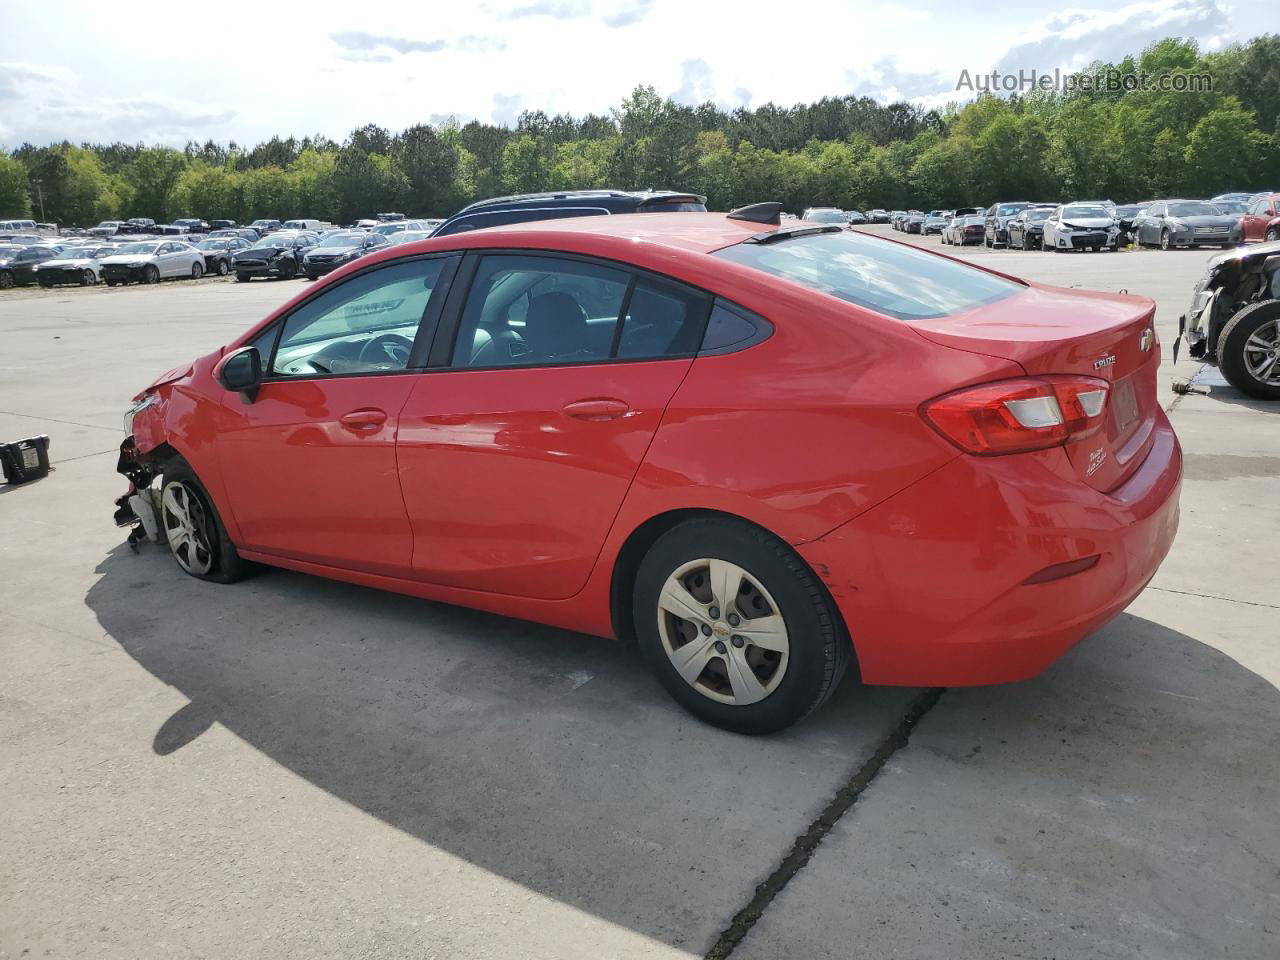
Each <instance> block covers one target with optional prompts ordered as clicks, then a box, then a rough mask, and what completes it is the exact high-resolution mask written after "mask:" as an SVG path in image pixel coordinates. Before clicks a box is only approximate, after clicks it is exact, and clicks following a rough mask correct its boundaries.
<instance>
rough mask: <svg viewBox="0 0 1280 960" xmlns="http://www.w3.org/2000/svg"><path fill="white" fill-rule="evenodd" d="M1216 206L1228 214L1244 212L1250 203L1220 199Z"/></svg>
mask: <svg viewBox="0 0 1280 960" xmlns="http://www.w3.org/2000/svg"><path fill="white" fill-rule="evenodd" d="M1214 206H1215V207H1217V208H1218V209H1219V210H1221V211H1222V212H1223V213H1226V214H1236V213H1244V212H1245V211H1246V210H1248V209H1249V205H1248V204H1247V203H1244V202H1243V201H1240V200H1219V201H1217V202H1216V203H1215V204H1214Z"/></svg>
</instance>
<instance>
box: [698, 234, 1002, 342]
mask: <svg viewBox="0 0 1280 960" xmlns="http://www.w3.org/2000/svg"><path fill="white" fill-rule="evenodd" d="M977 222H978V223H981V222H982V220H981V218H977ZM715 255H716V256H718V257H723V258H724V259H726V260H731V261H733V262H734V263H740V264H742V265H744V266H747V267H751V268H753V269H756V270H760V271H762V272H764V273H767V274H771V275H773V276H775V277H780V278H782V279H784V280H788V281H790V282H792V283H797V284H799V285H801V286H804V287H808V288H810V289H813V290H818V291H821V292H823V293H828V294H830V295H831V296H833V297H839V298H840V299H841V300H845V301H847V302H849V303H853V304H856V305H857V306H859V307H866V308H867V309H869V310H874V311H876V312H877V313H882V314H885V315H886V316H890V317H894V318H896V319H898V320H925V319H929V318H933V317H945V316H948V315H950V314H953V313H960V312H962V311H965V310H971V309H973V308H975V307H980V306H982V305H984V304H988V303H994V302H996V301H997V300H1003V299H1005V298H1006V297H1010V296H1013V294H1015V293H1017V292H1018V291H1019V290H1022V289H1023V287H1022V285H1021V284H1018V283H1015V282H1014V281H1012V280H1006V279H1004V278H1003V277H997V276H995V275H993V274H990V273H987V272H985V271H983V270H979V269H977V268H976V267H971V266H968V265H967V264H962V263H958V262H957V261H954V260H949V259H946V258H944V257H938V256H934V255H933V254H931V253H927V252H925V251H923V250H918V249H916V248H914V247H909V246H906V245H904V244H900V243H894V242H893V241H890V240H881V239H879V238H877V237H872V236H868V235H866V234H860V233H853V232H849V231H840V232H831V233H821V234H810V235H807V236H797V237H790V238H786V239H780V240H774V241H772V242H768V243H738V244H735V245H733V246H731V247H725V248H724V249H722V250H718V251H717V252H716V254H715Z"/></svg>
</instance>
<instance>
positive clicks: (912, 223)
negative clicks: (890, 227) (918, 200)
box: [902, 210, 928, 233]
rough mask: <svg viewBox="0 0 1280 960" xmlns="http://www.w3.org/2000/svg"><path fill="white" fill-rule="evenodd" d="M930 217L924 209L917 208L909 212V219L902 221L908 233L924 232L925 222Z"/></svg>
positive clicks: (903, 227)
mask: <svg viewBox="0 0 1280 960" xmlns="http://www.w3.org/2000/svg"><path fill="white" fill-rule="evenodd" d="M926 219H928V217H927V214H925V213H924V212H923V211H920V210H916V211H914V212H912V213H909V214H907V219H905V220H903V221H902V229H903V230H905V231H906V232H907V233H924V222H925V220H926Z"/></svg>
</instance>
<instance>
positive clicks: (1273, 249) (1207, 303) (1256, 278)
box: [1173, 241, 1280, 400]
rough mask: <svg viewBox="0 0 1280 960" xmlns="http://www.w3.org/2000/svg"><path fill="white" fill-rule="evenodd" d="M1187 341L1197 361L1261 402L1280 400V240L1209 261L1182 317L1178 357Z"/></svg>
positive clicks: (1176, 356) (1179, 326)
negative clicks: (1218, 372) (1216, 369)
mask: <svg viewBox="0 0 1280 960" xmlns="http://www.w3.org/2000/svg"><path fill="white" fill-rule="evenodd" d="M1183 340H1186V342H1187V350H1188V352H1189V353H1190V354H1191V356H1193V357H1195V358H1196V359H1203V360H1206V361H1208V362H1210V363H1215V364H1217V366H1218V368H1219V369H1220V370H1221V371H1222V375H1223V376H1224V377H1226V379H1227V382H1228V383H1230V384H1231V385H1232V386H1233V387H1235V388H1236V389H1237V390H1239V391H1240V392H1241V393H1243V394H1246V395H1248V396H1250V397H1254V398H1255V399H1258V400H1280V241H1271V242H1269V243H1259V244H1256V245H1253V246H1248V247H1240V248H1237V249H1235V250H1232V251H1230V252H1229V253H1224V254H1221V255H1220V256H1217V257H1214V258H1213V259H1212V260H1210V261H1209V268H1208V270H1207V271H1206V272H1205V275H1204V276H1203V277H1201V278H1200V280H1199V281H1198V282H1197V283H1196V287H1195V292H1194V293H1193V294H1192V298H1191V309H1190V310H1188V311H1187V312H1186V313H1185V314H1183V315H1182V317H1181V318H1179V321H1178V339H1177V341H1175V342H1174V345H1173V358H1174V360H1175V361H1176V360H1177V359H1178V349H1179V346H1180V345H1181V343H1182V341H1183Z"/></svg>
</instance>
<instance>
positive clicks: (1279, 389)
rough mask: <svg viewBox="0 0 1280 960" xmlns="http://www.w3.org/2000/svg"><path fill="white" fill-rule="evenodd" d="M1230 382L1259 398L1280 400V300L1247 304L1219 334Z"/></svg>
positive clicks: (1222, 362)
mask: <svg viewBox="0 0 1280 960" xmlns="http://www.w3.org/2000/svg"><path fill="white" fill-rule="evenodd" d="M1218 367H1219V369H1221V370H1222V375H1223V376H1224V377H1226V378H1227V382H1228V383H1230V384H1231V385H1232V386H1233V387H1235V388H1236V389H1237V390H1239V391H1240V392H1241V393H1244V394H1247V395H1248V396H1251V397H1253V398H1255V399H1257V400H1280V300H1263V301H1261V302H1260V303H1255V304H1252V305H1251V306H1248V307H1245V308H1244V309H1243V310H1241V311H1240V312H1239V313H1237V314H1236V315H1235V316H1234V317H1232V318H1231V319H1230V320H1229V321H1227V325H1226V326H1225V327H1224V328H1223V329H1222V334H1221V335H1220V336H1219V337H1218Z"/></svg>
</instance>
